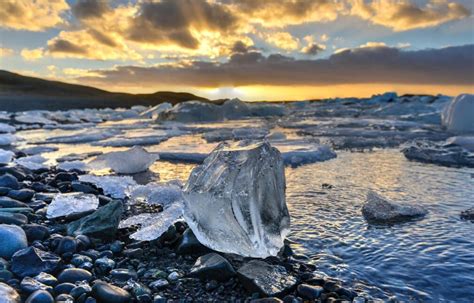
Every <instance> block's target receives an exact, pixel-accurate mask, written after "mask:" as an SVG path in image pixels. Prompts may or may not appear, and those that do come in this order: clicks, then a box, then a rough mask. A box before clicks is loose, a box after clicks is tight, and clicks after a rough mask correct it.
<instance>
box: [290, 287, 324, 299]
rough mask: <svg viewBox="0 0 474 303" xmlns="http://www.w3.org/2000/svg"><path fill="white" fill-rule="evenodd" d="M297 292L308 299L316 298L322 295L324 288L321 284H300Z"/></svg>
mask: <svg viewBox="0 0 474 303" xmlns="http://www.w3.org/2000/svg"><path fill="white" fill-rule="evenodd" d="M296 290H297V292H298V295H299V296H300V297H302V298H303V299H306V300H316V299H317V298H319V297H320V296H321V294H322V293H323V291H324V288H322V287H321V286H313V285H308V284H300V285H298V287H297V289H296Z"/></svg>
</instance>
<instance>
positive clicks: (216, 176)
mask: <svg viewBox="0 0 474 303" xmlns="http://www.w3.org/2000/svg"><path fill="white" fill-rule="evenodd" d="M285 186H286V185H285V174H284V166H283V160H282V157H281V154H280V152H279V151H278V150H277V149H276V148H274V147H272V146H270V144H269V143H268V142H260V143H254V144H249V143H247V142H243V141H242V142H236V143H233V144H227V143H221V144H219V145H218V146H217V148H216V149H215V150H214V151H213V152H212V153H211V154H210V155H209V156H208V157H207V158H206V160H205V161H204V163H203V164H202V165H200V166H198V167H196V168H195V169H193V171H192V172H191V175H190V177H189V179H188V182H187V183H186V185H185V187H184V199H185V210H184V216H185V219H186V222H187V223H188V225H189V227H190V228H191V229H192V231H193V232H194V234H195V235H196V237H197V239H198V240H199V242H201V243H202V244H203V245H205V246H207V247H209V248H211V249H213V250H217V251H221V252H225V253H234V254H239V255H242V256H249V257H256V258H265V257H268V256H275V255H277V253H278V252H279V250H280V249H281V248H282V247H283V244H284V243H283V240H284V239H285V237H286V235H287V234H288V232H289V227H290V216H289V213H288V209H287V206H286V202H285Z"/></svg>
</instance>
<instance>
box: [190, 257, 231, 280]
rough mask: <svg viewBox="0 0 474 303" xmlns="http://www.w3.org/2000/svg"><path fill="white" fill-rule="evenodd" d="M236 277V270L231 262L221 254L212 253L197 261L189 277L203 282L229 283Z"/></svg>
mask: <svg viewBox="0 0 474 303" xmlns="http://www.w3.org/2000/svg"><path fill="white" fill-rule="evenodd" d="M234 275H235V270H234V268H233V267H232V265H231V264H230V263H229V261H227V260H226V259H225V258H224V257H222V256H221V255H219V254H216V253H210V254H207V255H204V256H201V257H199V258H198V259H197V260H196V263H195V264H194V266H193V267H192V268H191V271H190V272H189V275H188V276H190V277H196V278H199V279H203V280H217V281H227V280H229V279H230V278H232V277H233V276H234Z"/></svg>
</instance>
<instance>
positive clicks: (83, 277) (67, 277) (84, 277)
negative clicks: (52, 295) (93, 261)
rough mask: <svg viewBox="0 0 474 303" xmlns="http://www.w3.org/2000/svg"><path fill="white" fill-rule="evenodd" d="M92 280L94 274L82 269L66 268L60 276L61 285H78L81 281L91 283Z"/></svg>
mask: <svg viewBox="0 0 474 303" xmlns="http://www.w3.org/2000/svg"><path fill="white" fill-rule="evenodd" d="M91 279H92V274H91V273H90V272H88V271H87V270H85V269H80V268H66V269H65V270H63V271H62V272H61V273H60V274H59V276H58V281H59V283H65V282H69V283H76V282H79V281H90V280H91Z"/></svg>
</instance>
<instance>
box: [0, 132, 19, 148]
mask: <svg viewBox="0 0 474 303" xmlns="http://www.w3.org/2000/svg"><path fill="white" fill-rule="evenodd" d="M16 141H18V138H17V137H16V136H15V135H12V134H0V146H6V145H12V144H13V143H15V142H16Z"/></svg>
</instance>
